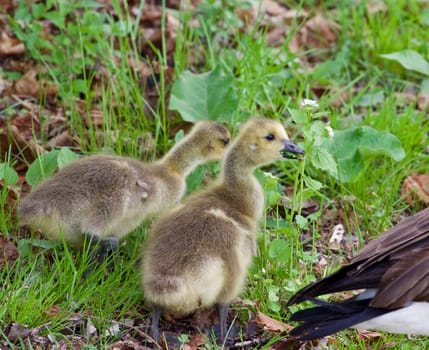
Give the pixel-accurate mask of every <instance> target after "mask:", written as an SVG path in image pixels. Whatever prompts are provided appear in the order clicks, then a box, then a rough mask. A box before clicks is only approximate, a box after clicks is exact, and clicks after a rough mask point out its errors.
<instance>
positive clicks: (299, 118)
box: [289, 108, 308, 124]
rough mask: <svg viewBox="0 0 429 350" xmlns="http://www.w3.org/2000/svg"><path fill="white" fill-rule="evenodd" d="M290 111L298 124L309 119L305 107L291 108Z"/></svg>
mask: <svg viewBox="0 0 429 350" xmlns="http://www.w3.org/2000/svg"><path fill="white" fill-rule="evenodd" d="M289 113H290V117H291V118H292V120H293V121H294V122H295V123H296V124H304V123H305V122H306V121H307V119H308V115H307V113H306V112H305V110H304V109H292V108H289Z"/></svg>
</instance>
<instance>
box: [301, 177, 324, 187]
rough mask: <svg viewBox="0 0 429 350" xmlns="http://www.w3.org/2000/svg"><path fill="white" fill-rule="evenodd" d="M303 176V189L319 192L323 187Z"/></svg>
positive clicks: (319, 183) (318, 182)
mask: <svg viewBox="0 0 429 350" xmlns="http://www.w3.org/2000/svg"><path fill="white" fill-rule="evenodd" d="M303 176H304V183H305V187H308V188H310V189H312V190H313V191H319V190H320V189H321V188H322V187H323V184H322V183H321V182H320V181H317V180H315V179H313V178H311V177H309V176H307V175H303Z"/></svg>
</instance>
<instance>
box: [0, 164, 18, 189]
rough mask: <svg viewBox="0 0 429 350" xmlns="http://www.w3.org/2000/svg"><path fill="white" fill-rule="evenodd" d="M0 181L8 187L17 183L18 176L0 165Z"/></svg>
mask: <svg viewBox="0 0 429 350" xmlns="http://www.w3.org/2000/svg"><path fill="white" fill-rule="evenodd" d="M0 180H4V182H5V183H6V184H8V185H16V183H17V182H18V174H17V173H16V171H15V170H14V169H13V168H11V167H10V166H9V165H7V164H5V163H0Z"/></svg>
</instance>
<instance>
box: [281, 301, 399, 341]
mask: <svg viewBox="0 0 429 350" xmlns="http://www.w3.org/2000/svg"><path fill="white" fill-rule="evenodd" d="M370 301H371V299H363V300H357V299H355V298H352V299H348V300H346V301H343V302H341V303H327V302H323V301H320V300H316V299H313V302H315V303H316V304H318V305H319V306H316V307H314V308H311V309H306V310H301V311H298V312H296V313H294V314H293V315H292V317H291V320H292V321H298V322H303V323H302V324H301V325H299V326H298V327H295V328H294V329H293V330H292V331H291V332H290V334H291V335H292V336H294V337H297V338H298V339H299V340H303V341H304V340H313V339H318V338H323V337H326V336H327V335H330V334H333V333H335V332H338V331H341V330H343V329H346V328H349V327H352V326H354V325H357V324H359V323H361V322H364V321H367V320H369V319H372V318H374V317H377V316H381V315H383V314H386V313H388V312H390V311H393V310H387V309H378V308H373V307H370V306H369V303H370Z"/></svg>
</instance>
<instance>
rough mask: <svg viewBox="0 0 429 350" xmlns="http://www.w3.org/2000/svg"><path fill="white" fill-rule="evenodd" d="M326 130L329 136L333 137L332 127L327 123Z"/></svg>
mask: <svg viewBox="0 0 429 350" xmlns="http://www.w3.org/2000/svg"><path fill="white" fill-rule="evenodd" d="M325 129H326V132H327V133H328V135H329V137H334V129H332V128H331V127H330V126H329V125H326V126H325Z"/></svg>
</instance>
